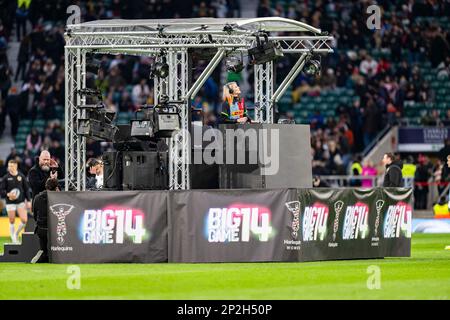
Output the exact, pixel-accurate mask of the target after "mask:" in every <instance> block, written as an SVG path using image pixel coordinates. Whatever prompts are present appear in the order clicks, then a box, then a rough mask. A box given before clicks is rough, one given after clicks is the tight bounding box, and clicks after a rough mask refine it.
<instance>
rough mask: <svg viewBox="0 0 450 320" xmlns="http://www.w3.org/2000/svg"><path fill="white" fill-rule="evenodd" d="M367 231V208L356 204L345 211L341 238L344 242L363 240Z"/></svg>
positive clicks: (361, 204) (364, 205)
mask: <svg viewBox="0 0 450 320" xmlns="http://www.w3.org/2000/svg"><path fill="white" fill-rule="evenodd" d="M368 231H369V206H368V205H367V204H365V203H362V202H357V203H355V205H353V206H348V207H347V209H346V211H345V219H344V227H343V235H342V238H343V239H344V240H352V239H365V238H366V237H367V235H368V233H369V232H368Z"/></svg>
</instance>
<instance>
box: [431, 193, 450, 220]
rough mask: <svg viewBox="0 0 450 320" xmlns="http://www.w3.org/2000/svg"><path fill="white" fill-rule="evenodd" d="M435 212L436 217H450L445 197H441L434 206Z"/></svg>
mask: <svg viewBox="0 0 450 320" xmlns="http://www.w3.org/2000/svg"><path fill="white" fill-rule="evenodd" d="M433 212H434V216H435V217H436V218H441V217H448V215H449V214H450V213H449V211H448V203H447V201H446V199H445V197H441V198H440V199H439V202H438V203H436V204H435V205H434V206H433Z"/></svg>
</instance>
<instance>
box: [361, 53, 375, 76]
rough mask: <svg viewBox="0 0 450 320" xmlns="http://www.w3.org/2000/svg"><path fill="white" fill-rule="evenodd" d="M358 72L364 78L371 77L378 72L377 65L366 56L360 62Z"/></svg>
mask: <svg viewBox="0 0 450 320" xmlns="http://www.w3.org/2000/svg"><path fill="white" fill-rule="evenodd" d="M359 71H360V72H361V73H362V74H363V75H365V76H368V77H373V76H375V75H376V74H377V72H378V63H377V62H376V61H375V60H373V59H372V57H371V56H369V55H367V57H366V58H365V59H364V60H363V61H361V64H360V65H359Z"/></svg>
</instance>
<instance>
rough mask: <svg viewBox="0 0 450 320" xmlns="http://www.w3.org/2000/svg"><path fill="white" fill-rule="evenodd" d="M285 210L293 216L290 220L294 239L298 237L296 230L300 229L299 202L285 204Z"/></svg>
mask: <svg viewBox="0 0 450 320" xmlns="http://www.w3.org/2000/svg"><path fill="white" fill-rule="evenodd" d="M285 205H286V208H288V210H289V211H290V212H291V213H292V214H293V216H294V217H293V219H292V236H293V237H294V239H297V237H298V230H299V229H300V206H301V203H300V201H290V202H286V203H285Z"/></svg>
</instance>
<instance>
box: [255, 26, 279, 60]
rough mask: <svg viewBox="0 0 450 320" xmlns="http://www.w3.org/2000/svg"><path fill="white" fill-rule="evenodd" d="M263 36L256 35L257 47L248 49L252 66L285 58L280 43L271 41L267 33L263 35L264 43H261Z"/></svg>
mask: <svg viewBox="0 0 450 320" xmlns="http://www.w3.org/2000/svg"><path fill="white" fill-rule="evenodd" d="M260 37H261V35H260V34H257V35H256V47H253V48H251V49H248V54H249V56H250V64H264V63H266V62H269V61H273V60H276V59H278V58H281V57H282V56H283V50H282V49H281V45H280V43H279V42H278V41H269V36H268V35H267V33H263V34H262V37H263V38H264V41H261V38H260Z"/></svg>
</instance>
